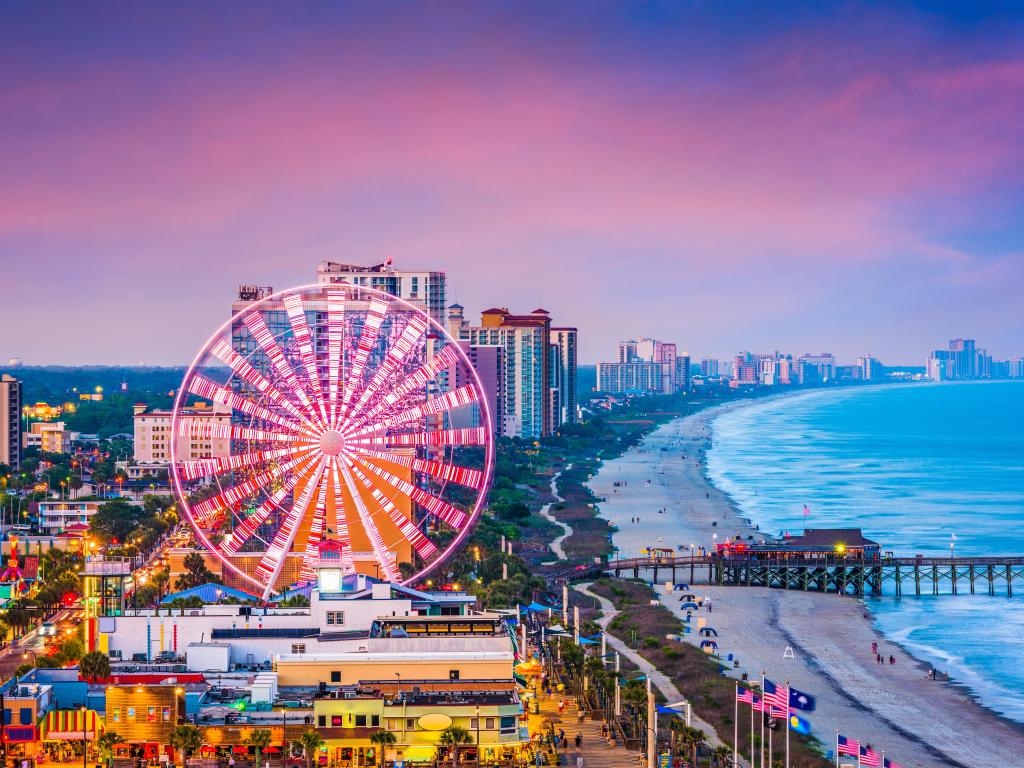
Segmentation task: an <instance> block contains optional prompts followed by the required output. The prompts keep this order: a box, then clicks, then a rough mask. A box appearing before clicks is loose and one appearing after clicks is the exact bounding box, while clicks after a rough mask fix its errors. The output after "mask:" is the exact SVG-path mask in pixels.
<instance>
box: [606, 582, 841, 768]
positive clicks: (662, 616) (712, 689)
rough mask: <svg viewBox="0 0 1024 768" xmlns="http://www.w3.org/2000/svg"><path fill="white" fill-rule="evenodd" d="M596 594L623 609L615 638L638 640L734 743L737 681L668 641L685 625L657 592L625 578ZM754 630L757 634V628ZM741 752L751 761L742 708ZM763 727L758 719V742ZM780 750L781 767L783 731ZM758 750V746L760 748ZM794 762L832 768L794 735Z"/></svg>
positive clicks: (815, 745) (778, 735)
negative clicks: (669, 636) (660, 600)
mask: <svg viewBox="0 0 1024 768" xmlns="http://www.w3.org/2000/svg"><path fill="white" fill-rule="evenodd" d="M590 589H591V591H593V592H594V593H596V594H599V595H601V596H602V597H605V598H607V599H608V600H610V601H611V602H612V603H613V604H614V605H615V607H616V608H617V609H618V610H619V612H620V613H619V615H618V616H616V617H615V618H614V619H613V620H612V621H611V623H610V624H609V626H608V629H609V631H610V632H611V634H613V635H615V636H616V637H618V638H619V639H620V640H623V641H624V642H626V643H629V644H633V645H634V647H635V645H636V643H634V641H638V644H639V646H640V647H639V648H638V651H639V652H640V653H641V655H643V657H644V658H645V659H647V660H648V661H649V662H651V664H653V665H654V666H655V667H657V668H658V669H659V670H661V671H662V672H663V673H665V674H666V675H668V676H669V677H670V678H671V679H672V682H673V683H674V684H675V686H676V687H677V688H678V689H679V691H680V692H681V693H682V694H683V695H684V696H685V697H686V698H687V699H688V700H689V701H691V702H692V703H693V706H694V710H695V711H696V712H697V714H698V715H699V716H700V717H701V718H703V719H704V720H705V721H707V722H708V723H710V724H711V725H712V726H714V728H715V730H716V731H717V732H718V735H719V737H721V738H722V739H723V740H724V741H726V742H727V743H730V744H731V743H732V737H733V726H734V721H733V713H734V704H733V697H734V696H735V681H734V680H733V679H731V678H728V677H725V676H724V675H723V674H721V671H720V665H719V663H718V662H717V661H716V660H715V659H714V658H713V657H711V656H708V655H707V654H705V653H703V652H702V651H701V650H700V649H698V648H696V647H695V646H693V645H690V644H689V643H685V642H679V641H675V640H667V639H666V635H680V634H682V632H683V624H682V622H680V621H679V619H678V618H676V617H675V616H674V615H673V614H672V612H671V611H669V610H668V609H667V608H665V607H664V606H663V605H660V604H659V605H651V604H650V601H651V600H656V599H657V595H656V594H655V592H654V590H653V589H652V588H651V587H650V585H648V584H647V583H645V582H641V581H633V580H624V579H615V580H612V579H600V580H598V581H595V582H594V583H593V586H592V587H590ZM751 631H756V627H754V626H752V627H751ZM739 726H740V727H739V750H740V753H741V754H744V755H747V757H748V759H749V756H750V710H749V709H748V708H744V707H743V706H741V707H740V723H739ZM759 733H760V726H759V725H757V722H756V720H755V739H757V738H758V736H759ZM773 739H774V740H775V741H776V743H777V746H776V749H775V750H774V752H775V757H776V762H777V763H778V764H779V765H782V762H783V760H782V757H783V754H784V753H783V752H782V744H783V743H784V739H785V732H784V731H782V729H781V727H780V728H778V729H777V730H776V732H775V735H774V736H773ZM756 743H757V742H755V744H756ZM755 748H756V747H755ZM790 762H791V764H792V766H793V768H828V766H831V765H832V763H831V762H829V761H828V760H826V759H825V757H824V754H823V751H822V748H821V745H820V743H819V742H817V741H815V740H813V739H808V738H807V737H804V736H799V735H797V734H791V735H790Z"/></svg>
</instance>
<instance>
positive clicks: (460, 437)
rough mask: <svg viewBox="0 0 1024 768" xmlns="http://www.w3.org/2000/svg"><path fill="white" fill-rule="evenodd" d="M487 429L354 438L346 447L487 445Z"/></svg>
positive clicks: (402, 433) (447, 430) (468, 428)
mask: <svg viewBox="0 0 1024 768" xmlns="http://www.w3.org/2000/svg"><path fill="white" fill-rule="evenodd" d="M487 441H488V437H487V428H486V427H465V428H461V429H436V430H432V431H430V432H399V433H398V434H393V435H373V436H368V437H359V438H352V439H351V440H347V441H346V445H352V446H353V447H354V448H360V449H362V448H374V447H378V448H420V447H425V446H464V445H486V444H487Z"/></svg>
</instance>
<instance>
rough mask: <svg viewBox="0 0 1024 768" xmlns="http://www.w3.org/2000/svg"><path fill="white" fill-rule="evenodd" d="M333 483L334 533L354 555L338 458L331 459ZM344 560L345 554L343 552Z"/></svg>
mask: <svg viewBox="0 0 1024 768" xmlns="http://www.w3.org/2000/svg"><path fill="white" fill-rule="evenodd" d="M331 483H332V485H333V488H334V526H333V528H334V532H335V534H336V535H337V536H338V539H339V540H340V541H341V542H342V544H344V545H345V546H347V547H348V548H349V556H351V554H352V540H351V539H350V538H349V533H348V519H347V518H346V515H345V499H344V497H343V495H342V493H341V474H340V472H339V471H338V457H337V456H335V457H332V458H331ZM342 557H343V558H344V552H342Z"/></svg>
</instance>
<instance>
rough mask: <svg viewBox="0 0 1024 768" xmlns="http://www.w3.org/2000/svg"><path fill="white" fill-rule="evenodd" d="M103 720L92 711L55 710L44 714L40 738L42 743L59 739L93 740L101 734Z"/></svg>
mask: <svg viewBox="0 0 1024 768" xmlns="http://www.w3.org/2000/svg"><path fill="white" fill-rule="evenodd" d="M103 730H104V725H103V718H102V717H100V716H99V713H97V712H96V710H94V709H87V710H85V711H84V712H83V711H82V710H80V709H56V710H54V711H52V712H47V713H46V719H45V720H43V723H42V729H41V731H42V733H41V734H40V736H41V738H42V739H43V740H44V741H57V740H59V739H84V738H86V734H88V738H90V739H92V738H95V737H96V736H97V735H99V734H100V733H103Z"/></svg>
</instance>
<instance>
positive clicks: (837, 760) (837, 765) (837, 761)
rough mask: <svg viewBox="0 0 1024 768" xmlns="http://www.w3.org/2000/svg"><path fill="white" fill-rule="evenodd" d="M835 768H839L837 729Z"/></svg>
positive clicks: (837, 734) (837, 732)
mask: <svg viewBox="0 0 1024 768" xmlns="http://www.w3.org/2000/svg"><path fill="white" fill-rule="evenodd" d="M836 768H839V729H838V728H836Z"/></svg>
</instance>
